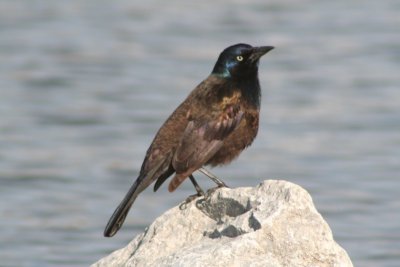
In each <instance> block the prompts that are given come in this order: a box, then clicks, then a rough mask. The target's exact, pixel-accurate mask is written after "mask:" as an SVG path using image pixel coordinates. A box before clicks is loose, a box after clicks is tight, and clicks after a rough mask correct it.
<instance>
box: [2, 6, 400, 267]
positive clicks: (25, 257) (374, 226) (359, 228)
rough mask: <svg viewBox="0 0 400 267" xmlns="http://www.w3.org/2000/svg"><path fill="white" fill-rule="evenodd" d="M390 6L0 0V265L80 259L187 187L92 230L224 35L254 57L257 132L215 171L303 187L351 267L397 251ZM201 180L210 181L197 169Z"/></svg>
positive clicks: (88, 259)
mask: <svg viewBox="0 0 400 267" xmlns="http://www.w3.org/2000/svg"><path fill="white" fill-rule="evenodd" d="M399 11H400V4H399V3H398V1H394V0H392V1H390V0H389V1H352V2H349V1H343V0H340V1H334V2H332V1H331V2H326V1H316V0H310V1H277V0H276V1H268V3H265V1H261V0H252V1H230V2H229V3H228V2H227V1H226V2H223V1H219V2H218V1H201V2H200V1H198V2H196V3H182V2H181V1H169V2H168V4H166V3H165V2H163V1H145V2H143V1H77V0H70V1H50V0H48V1H45V0H43V1H39V0H38V1H32V0H26V1H1V2H0V33H1V34H0V62H1V63H0V88H1V89H0V118H1V119H0V130H1V134H0V197H1V201H0V216H1V220H0V236H1V237H2V238H1V241H0V259H1V264H0V265H1V266H87V265H89V264H90V263H92V262H94V261H96V260H97V259H99V258H101V257H103V256H105V255H107V254H108V253H109V252H111V251H113V250H115V249H117V248H120V247H122V246H124V245H125V244H127V243H128V242H129V240H131V239H132V238H133V237H134V236H135V235H136V234H138V233H140V232H141V231H143V229H144V228H145V227H146V226H147V225H148V224H149V223H150V222H151V221H152V220H153V219H154V218H156V217H157V216H158V215H160V214H161V213H163V212H164V211H165V210H167V209H168V208H170V207H173V206H174V205H176V204H177V203H179V202H180V201H181V200H183V199H184V198H185V197H186V196H187V195H189V194H192V193H193V189H192V187H191V185H190V183H185V184H184V185H183V186H182V187H181V188H180V189H179V190H177V191H176V192H175V193H174V194H169V193H168V192H167V190H166V188H165V186H164V187H162V188H161V189H160V191H159V192H158V193H157V194H153V193H152V191H151V190H147V191H145V192H144V193H143V194H142V195H141V196H140V197H139V199H138V200H137V202H136V204H135V206H134V208H133V210H132V212H131V213H130V216H129V218H128V219H127V221H126V223H125V226H124V228H123V229H122V230H121V232H119V233H118V235H117V236H115V237H114V238H112V239H106V238H103V237H102V231H103V229H104V226H105V223H106V222H107V220H108V218H109V216H110V214H111V213H112V211H113V210H114V208H115V207H116V205H117V204H118V202H119V201H120V200H121V198H122V197H123V195H124V194H125V192H126V191H127V188H128V186H129V185H130V184H131V180H132V179H134V178H135V175H136V174H137V173H138V169H139V168H140V165H141V162H142V159H143V156H144V154H145V151H146V149H147V147H148V145H149V143H150V142H151V140H152V138H153V136H154V134H155V132H156V131H157V129H158V127H159V126H160V125H161V123H162V122H163V121H164V120H165V119H166V117H167V115H168V114H169V113H170V112H172V110H173V109H174V108H175V107H176V106H177V105H178V104H179V103H180V102H181V101H182V100H183V99H184V97H185V96H186V95H187V94H188V92H189V91H190V90H191V89H192V88H194V86H196V85H197V84H198V83H199V82H200V81H201V80H202V79H203V78H205V77H206V76H207V75H208V73H209V72H210V71H211V69H212V67H213V64H214V62H215V60H216V57H217V56H218V54H219V52H220V51H221V50H222V49H223V48H225V47H226V46H229V45H231V44H234V43H237V42H247V43H250V44H254V45H274V46H276V49H275V50H273V51H272V52H271V53H270V54H268V55H266V56H265V57H264V58H263V59H262V62H261V65H260V80H261V84H262V88H263V98H262V114H261V125H260V133H259V136H258V138H257V140H256V141H255V143H254V145H253V146H252V147H251V148H250V149H248V150H247V151H246V152H244V153H243V154H242V155H241V157H240V158H239V160H237V161H236V162H235V163H234V164H231V165H229V166H227V167H224V168H216V169H214V172H215V173H216V174H217V175H219V176H221V177H223V178H224V180H225V181H226V182H227V183H228V184H229V185H230V186H233V187H237V186H255V185H257V184H258V183H259V182H261V181H262V180H264V179H267V178H280V179H285V180H289V181H292V182H294V183H297V184H299V185H301V186H303V187H305V188H306V189H307V190H308V191H309V192H310V193H311V195H312V197H313V199H314V202H315V204H316V206H317V208H318V210H319V211H320V212H321V213H322V215H323V216H324V218H325V219H326V220H327V221H328V223H329V224H330V226H331V228H332V230H333V233H334V237H335V239H336V241H337V242H338V243H339V244H340V245H341V246H343V247H344V248H345V249H346V250H347V251H348V253H349V255H350V257H351V259H352V260H353V262H354V264H355V266H398V263H399V260H400V242H399V240H400V215H399V214H400V213H399V210H400V198H399V194H398V190H399V188H400V179H399V178H400V177H399V173H400V135H399V132H400V123H399V122H400V120H399V119H400V88H399V87H400V75H399V67H400V35H399V34H398V30H399V28H400V19H399V18H400V17H399V15H398V14H399ZM201 184H202V185H203V186H204V187H207V186H211V184H209V183H208V181H206V179H201Z"/></svg>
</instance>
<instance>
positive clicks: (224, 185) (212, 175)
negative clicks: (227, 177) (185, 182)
mask: <svg viewBox="0 0 400 267" xmlns="http://www.w3.org/2000/svg"><path fill="white" fill-rule="evenodd" d="M198 171H200V172H202V173H203V174H204V175H206V176H207V177H208V178H210V179H211V180H212V181H213V182H214V183H216V184H217V186H218V187H229V186H227V185H226V184H225V183H224V182H223V181H221V180H220V179H219V178H218V177H217V176H215V175H214V174H212V173H211V172H210V171H209V170H207V169H206V168H203V167H201V168H200V169H198ZM192 182H193V181H192Z"/></svg>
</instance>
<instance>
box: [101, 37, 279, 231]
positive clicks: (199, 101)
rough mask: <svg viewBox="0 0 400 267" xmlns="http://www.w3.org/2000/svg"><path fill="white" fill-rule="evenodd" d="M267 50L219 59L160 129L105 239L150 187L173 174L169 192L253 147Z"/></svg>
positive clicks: (233, 49)
mask: <svg viewBox="0 0 400 267" xmlns="http://www.w3.org/2000/svg"><path fill="white" fill-rule="evenodd" d="M271 49H273V47H272V46H262V47H252V46H250V45H247V44H236V45H233V46H230V47H228V48H226V49H225V50H224V51H223V52H222V53H221V54H220V56H219V58H218V61H217V63H216V64H215V66H214V69H213V71H212V73H211V74H210V75H209V76H208V77H207V79H205V80H204V81H203V82H201V83H200V84H199V85H198V86H197V87H196V88H195V89H194V90H193V91H192V92H191V93H190V94H189V96H188V97H187V98H186V99H185V101H183V102H182V103H181V104H180V105H179V106H178V108H177V109H176V110H175V111H174V112H173V113H172V114H171V116H170V117H169V118H168V119H167V120H166V122H165V123H164V124H163V125H162V126H161V128H160V129H159V131H158V133H157V135H156V136H155V138H154V140H153V142H152V144H151V145H150V147H149V149H148V150H147V153H146V157H145V159H144V161H143V164H142V167H141V170H140V174H139V177H138V178H137V179H136V181H135V182H134V183H133V185H132V186H131V188H130V189H129V191H128V193H127V194H126V196H125V198H124V199H123V200H122V202H121V203H120V204H119V206H118V207H117V209H116V210H115V212H114V214H113V215H112V216H111V218H110V220H109V222H108V224H107V226H106V228H105V230H104V236H113V235H114V234H115V233H116V232H117V231H118V230H119V229H120V227H121V225H122V224H123V222H124V220H125V218H126V215H127V214H128V211H129V209H130V207H131V206H132V204H133V202H134V201H135V199H136V197H137V196H138V195H139V193H140V192H142V191H143V190H144V189H146V188H147V187H148V186H149V185H150V184H151V183H152V182H154V181H156V183H155V185H154V191H156V190H157V189H158V188H159V187H160V186H161V184H162V183H163V182H164V181H165V180H166V179H167V178H169V177H170V176H171V175H173V174H175V175H174V176H173V178H172V180H171V182H170V184H169V186H168V190H169V191H170V192H172V191H174V190H175V189H176V188H177V187H178V186H179V185H180V184H181V183H182V182H183V181H184V180H185V179H186V178H187V177H189V176H191V175H192V173H193V172H194V171H196V170H198V169H199V168H201V167H202V166H204V165H211V166H216V165H220V164H226V163H229V162H230V161H232V160H233V159H234V158H236V157H237V156H238V155H239V154H240V152H242V151H243V149H245V148H246V147H247V146H249V145H250V144H251V143H252V142H253V140H254V138H255V137H256V135H257V131H258V116H259V109H260V95H261V90H260V84H259V81H258V63H259V59H260V57H261V56H262V55H264V54H265V53H267V52H268V51H270V50H271ZM190 178H191V180H192V178H193V177H190Z"/></svg>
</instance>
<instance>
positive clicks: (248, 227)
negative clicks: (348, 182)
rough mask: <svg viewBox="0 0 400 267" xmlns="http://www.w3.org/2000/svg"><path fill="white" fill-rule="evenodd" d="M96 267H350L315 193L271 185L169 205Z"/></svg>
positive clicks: (271, 182)
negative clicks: (315, 201)
mask: <svg viewBox="0 0 400 267" xmlns="http://www.w3.org/2000/svg"><path fill="white" fill-rule="evenodd" d="M92 266H246V267H247V266H307V267H310V266H340V267H345V266H353V265H352V263H351V260H350V258H349V256H348V255H347V253H346V251H345V250H344V249H343V248H341V247H340V246H339V245H338V244H337V243H336V242H335V241H334V240H333V237H332V232H331V230H330V228H329V226H328V224H327V223H326V222H325V221H324V219H323V218H322V216H321V215H320V214H319V213H318V212H317V210H316V209H315V207H314V205H313V202H312V199H311V197H310V195H309V194H308V193H307V192H306V191H305V190H304V189H302V188H301V187H299V186H298V185H295V184H292V183H289V182H286V181H277V180H268V181H264V182H263V183H261V184H260V185H259V186H257V187H254V188H236V189H228V188H221V189H218V190H216V191H214V192H213V193H211V194H210V195H209V196H208V197H207V198H206V199H204V198H203V197H201V198H196V199H194V200H193V201H191V202H190V203H187V204H181V205H180V206H178V207H175V208H172V209H171V210H169V211H167V212H165V213H164V214H163V215H161V216H160V217H159V218H157V219H156V220H155V221H154V222H153V223H152V224H151V225H150V226H149V227H148V228H147V229H146V230H145V232H144V233H142V234H140V235H138V236H137V237H136V238H135V239H133V240H132V241H131V242H130V244H129V245H127V246H126V247H125V248H122V249H120V250H117V251H115V252H113V253H112V254H110V255H109V256H107V257H105V258H103V259H101V260H99V261H98V262H96V263H95V264H93V265H92Z"/></svg>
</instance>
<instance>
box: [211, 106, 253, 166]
mask: <svg viewBox="0 0 400 267" xmlns="http://www.w3.org/2000/svg"><path fill="white" fill-rule="evenodd" d="M258 123H259V111H258V110H257V109H245V114H244V116H243V118H242V121H241V122H240V124H239V126H238V127H237V128H236V129H235V130H234V131H233V132H232V133H231V134H230V135H229V136H228V137H227V138H226V139H225V140H224V144H223V146H222V147H221V149H220V150H218V152H217V153H216V154H215V155H214V156H213V157H212V158H211V159H210V160H209V161H208V162H207V165H208V164H210V165H212V166H215V165H220V164H227V163H229V162H231V161H232V160H233V159H235V158H236V157H237V156H239V154H240V153H241V152H242V151H243V150H244V149H245V148H246V147H248V146H250V145H251V143H252V142H253V140H254V138H255V137H256V136H257V132H258Z"/></svg>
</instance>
